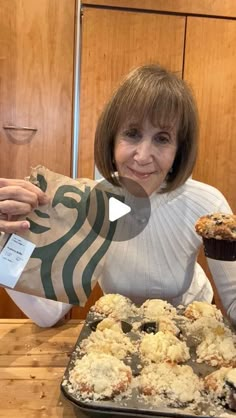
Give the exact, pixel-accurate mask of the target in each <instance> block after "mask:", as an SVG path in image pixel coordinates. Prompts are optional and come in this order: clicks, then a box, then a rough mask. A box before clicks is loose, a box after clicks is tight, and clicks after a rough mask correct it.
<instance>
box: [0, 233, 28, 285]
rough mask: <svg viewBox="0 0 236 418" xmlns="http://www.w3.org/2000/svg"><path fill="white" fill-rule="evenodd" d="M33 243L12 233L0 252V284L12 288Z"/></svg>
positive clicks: (23, 266) (26, 261) (26, 260)
mask: <svg viewBox="0 0 236 418" xmlns="http://www.w3.org/2000/svg"><path fill="white" fill-rule="evenodd" d="M34 249H35V244H33V243H32V242H30V241H27V240H26V239H24V238H22V237H19V236H18V235H15V234H12V235H11V236H10V238H9V240H8V241H7V243H6V244H5V246H4V247H3V249H2V251H1V253H0V285H2V286H6V287H10V288H14V287H15V285H16V283H17V282H18V280H19V278H20V276H21V273H22V272H23V270H24V268H25V266H26V264H27V263H28V261H29V259H30V256H31V254H32V252H33V251H34Z"/></svg>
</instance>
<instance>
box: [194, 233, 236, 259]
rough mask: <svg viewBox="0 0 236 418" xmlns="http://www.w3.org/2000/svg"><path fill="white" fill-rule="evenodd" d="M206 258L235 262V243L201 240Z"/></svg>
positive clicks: (211, 239)
mask: <svg viewBox="0 0 236 418" xmlns="http://www.w3.org/2000/svg"><path fill="white" fill-rule="evenodd" d="M202 239H203V246H204V252H205V255H206V257H208V258H213V259H215V260H223V261H236V241H235V240H234V241H228V240H223V239H222V240H219V239H215V238H204V237H203V238H202Z"/></svg>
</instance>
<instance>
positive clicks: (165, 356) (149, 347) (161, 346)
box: [140, 331, 190, 363]
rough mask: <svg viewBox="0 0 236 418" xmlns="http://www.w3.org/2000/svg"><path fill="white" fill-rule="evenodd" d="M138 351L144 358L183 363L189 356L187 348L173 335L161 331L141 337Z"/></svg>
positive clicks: (154, 360) (156, 361)
mask: <svg viewBox="0 0 236 418" xmlns="http://www.w3.org/2000/svg"><path fill="white" fill-rule="evenodd" d="M140 353H141V355H142V356H143V358H144V359H145V360H149V361H153V362H155V363H158V362H162V361H164V362H169V363H184V362H185V361H187V360H188V359H189V358H190V354H189V348H188V347H187V345H186V343H185V342H184V341H180V340H179V339H178V338H177V337H176V336H175V335H173V334H171V333H169V332H167V333H163V332H162V331H159V332H157V333H156V334H148V335H145V336H144V337H143V338H142V341H141V344H140Z"/></svg>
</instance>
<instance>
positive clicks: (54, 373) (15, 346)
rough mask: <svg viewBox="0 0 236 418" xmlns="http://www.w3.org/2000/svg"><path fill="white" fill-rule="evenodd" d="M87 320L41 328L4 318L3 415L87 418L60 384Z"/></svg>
mask: <svg viewBox="0 0 236 418" xmlns="http://www.w3.org/2000/svg"><path fill="white" fill-rule="evenodd" d="M82 325H83V322H82V321H79V320H69V321H67V322H64V323H61V324H60V325H58V326H56V327H53V328H39V327H37V326H36V325H34V324H33V323H32V322H31V321H29V320H25V319H0V402H1V403H0V417H1V418H18V417H19V418H39V417H40V418H46V417H50V418H54V417H56V418H72V417H84V415H83V414H82V413H80V412H76V410H75V409H74V408H73V407H72V406H71V404H70V403H69V402H68V401H67V400H65V399H64V397H63V395H62V394H61V393H60V383H61V380H62V376H63V373H64V370H65V367H66V365H67V363H68V361H69V356H70V353H71V351H72V350H73V347H74V345H75V343H76V341H77V338H78V335H79V333H80V330H81V328H82Z"/></svg>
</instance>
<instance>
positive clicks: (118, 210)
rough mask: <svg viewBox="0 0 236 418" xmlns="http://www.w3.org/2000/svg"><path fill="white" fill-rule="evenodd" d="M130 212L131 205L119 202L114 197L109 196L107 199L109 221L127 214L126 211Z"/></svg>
mask: <svg viewBox="0 0 236 418" xmlns="http://www.w3.org/2000/svg"><path fill="white" fill-rule="evenodd" d="M129 212H131V207H130V206H128V205H126V204H125V203H122V202H120V201H119V200H118V199H115V198H114V197H110V199H109V221H110V222H114V221H116V220H117V219H119V218H122V216H125V215H127V213H129Z"/></svg>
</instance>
